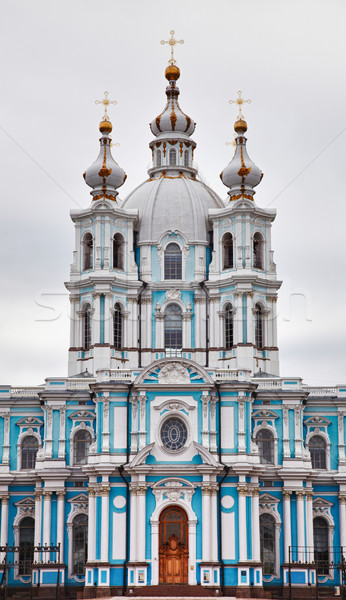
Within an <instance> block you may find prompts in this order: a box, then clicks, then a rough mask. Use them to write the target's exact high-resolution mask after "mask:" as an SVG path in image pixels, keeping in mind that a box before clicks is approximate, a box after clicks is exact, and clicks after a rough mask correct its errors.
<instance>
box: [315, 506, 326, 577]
mask: <svg viewBox="0 0 346 600" xmlns="http://www.w3.org/2000/svg"><path fill="white" fill-rule="evenodd" d="M313 527H314V558H315V562H316V563H317V573H318V574H319V575H328V574H329V549H328V537H329V536H328V523H327V521H326V520H325V519H323V517H315V518H314V522H313Z"/></svg>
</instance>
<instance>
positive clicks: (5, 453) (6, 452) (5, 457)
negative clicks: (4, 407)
mask: <svg viewBox="0 0 346 600" xmlns="http://www.w3.org/2000/svg"><path fill="white" fill-rule="evenodd" d="M10 419H11V414H10V413H5V414H4V444H3V450H2V464H3V465H8V464H9V462H10ZM17 469H19V465H18V466H17Z"/></svg>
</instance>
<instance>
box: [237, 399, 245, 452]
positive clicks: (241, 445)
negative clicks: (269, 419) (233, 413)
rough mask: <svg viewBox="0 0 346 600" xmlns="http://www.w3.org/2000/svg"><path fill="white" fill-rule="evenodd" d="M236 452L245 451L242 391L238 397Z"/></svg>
mask: <svg viewBox="0 0 346 600" xmlns="http://www.w3.org/2000/svg"><path fill="white" fill-rule="evenodd" d="M241 394H242V395H241ZM238 452H239V454H244V453H245V452H246V439H245V396H244V392H239V398H238Z"/></svg>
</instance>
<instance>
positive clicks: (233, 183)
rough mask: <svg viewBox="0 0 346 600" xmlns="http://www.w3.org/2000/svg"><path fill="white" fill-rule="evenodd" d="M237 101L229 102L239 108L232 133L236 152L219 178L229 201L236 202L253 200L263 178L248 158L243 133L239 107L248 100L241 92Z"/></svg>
mask: <svg viewBox="0 0 346 600" xmlns="http://www.w3.org/2000/svg"><path fill="white" fill-rule="evenodd" d="M238 96H239V97H238V99H237V100H230V102H231V103H233V102H236V103H237V104H238V106H239V115H238V118H237V120H236V122H235V123H234V131H235V132H236V134H237V135H236V138H235V142H236V150H235V153H234V156H233V158H232V160H231V162H230V163H229V164H228V165H227V167H226V168H225V169H224V170H223V171H222V173H221V175H220V177H221V181H222V183H224V184H225V185H226V186H227V187H228V188H229V191H228V192H227V193H228V195H229V196H230V199H231V200H233V201H234V200H238V199H239V198H241V197H244V198H247V199H248V200H253V196H254V195H255V193H256V192H255V190H254V187H256V185H258V184H259V183H260V182H261V180H262V177H263V173H262V171H261V169H260V168H259V167H257V165H255V163H254V162H253V161H252V160H251V159H250V158H249V156H248V153H247V149H246V142H247V138H246V137H245V136H244V133H245V132H246V131H247V123H246V121H245V119H244V116H243V114H242V111H241V105H242V104H243V103H244V102H250V101H249V100H243V98H242V97H241V91H239V92H238Z"/></svg>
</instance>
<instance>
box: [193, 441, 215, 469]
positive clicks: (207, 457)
mask: <svg viewBox="0 0 346 600" xmlns="http://www.w3.org/2000/svg"><path fill="white" fill-rule="evenodd" d="M193 444H194V446H195V448H196V450H197V452H198V454H199V455H200V457H201V459H202V461H203V464H204V465H210V466H211V467H219V466H220V464H219V463H218V461H217V460H216V459H215V458H214V456H213V455H212V454H211V453H210V452H209V450H207V448H204V446H202V444H198V442H193Z"/></svg>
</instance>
